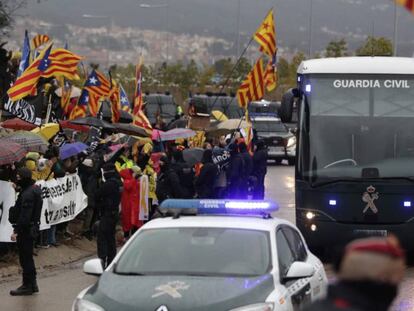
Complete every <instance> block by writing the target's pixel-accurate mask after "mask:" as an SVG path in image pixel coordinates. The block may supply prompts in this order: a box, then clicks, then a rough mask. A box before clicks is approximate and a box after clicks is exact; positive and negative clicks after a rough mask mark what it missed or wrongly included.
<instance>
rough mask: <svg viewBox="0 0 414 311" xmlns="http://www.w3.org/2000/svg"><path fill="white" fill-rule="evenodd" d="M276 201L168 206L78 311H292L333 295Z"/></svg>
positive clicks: (92, 270)
mask: <svg viewBox="0 0 414 311" xmlns="http://www.w3.org/2000/svg"><path fill="white" fill-rule="evenodd" d="M276 210H277V205H276V204H275V203H272V202H269V201H227V200H201V201H199V200H166V201H164V202H163V204H162V206H161V211H162V212H163V213H171V215H172V217H164V218H159V219H155V220H152V221H150V222H149V223H147V224H145V225H144V226H143V227H142V228H141V229H140V230H138V231H137V232H136V233H135V235H134V236H133V237H132V238H131V239H130V240H129V241H128V243H127V244H126V245H125V246H124V247H123V248H122V250H121V251H120V252H119V254H118V255H117V256H116V258H115V259H114V261H113V263H112V264H111V265H110V266H109V267H108V268H107V269H106V270H105V271H103V269H102V265H101V262H100V260H99V259H92V260H89V261H87V262H86V263H85V264H84V272H85V273H87V274H91V275H100V278H99V280H98V281H97V283H96V284H95V285H93V286H91V287H89V288H87V289H85V290H83V291H82V292H81V293H80V294H79V295H78V297H77V298H76V300H75V301H74V304H73V308H72V310H73V311H86V310H88V311H109V310H116V311H132V310H134V311H135V310H142V311H147V310H148V311H155V310H158V311H168V310H170V311H175V310H180V311H190V310H191V311H194V310H200V311H211V310H214V311H272V310H280V311H288V310H289V311H293V310H299V308H301V307H302V306H303V305H304V304H306V303H309V302H311V301H313V300H315V299H318V298H322V297H323V296H324V295H325V294H326V288H327V278H326V274H325V270H324V268H323V265H322V263H321V261H320V260H319V259H318V258H317V257H315V256H314V255H313V254H312V253H311V252H310V251H309V249H308V247H307V245H306V243H305V241H304V239H303V237H302V235H301V233H300V232H299V231H298V230H297V229H296V227H295V226H294V225H292V224H291V223H290V222H288V221H285V220H282V219H278V218H273V217H272V216H271V214H272V213H273V212H275V211H276Z"/></svg>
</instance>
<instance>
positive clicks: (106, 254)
mask: <svg viewBox="0 0 414 311" xmlns="http://www.w3.org/2000/svg"><path fill="white" fill-rule="evenodd" d="M102 169H103V177H104V179H105V181H104V182H103V183H102V184H101V186H100V187H99V188H98V190H97V192H96V198H97V200H98V202H97V206H98V211H99V215H100V221H99V227H98V238H97V247H98V257H99V258H100V259H101V260H102V264H103V266H104V267H105V268H106V267H107V266H108V265H109V264H110V263H111V262H112V260H113V259H114V258H115V255H116V239H115V234H116V224H117V222H118V218H119V204H120V203H121V192H122V182H121V178H120V177H119V174H118V173H117V171H116V169H115V165H114V164H113V163H106V164H104V166H103V168H102Z"/></svg>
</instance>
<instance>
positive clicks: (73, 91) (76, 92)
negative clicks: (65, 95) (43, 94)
mask: <svg viewBox="0 0 414 311" xmlns="http://www.w3.org/2000/svg"><path fill="white" fill-rule="evenodd" d="M55 94H56V95H57V96H59V97H62V88H61V87H60V88H58V89H56V91H55ZM80 95H81V89H80V88H78V87H76V86H72V87H71V90H70V98H74V97H79V96H80Z"/></svg>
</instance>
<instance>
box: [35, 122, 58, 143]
mask: <svg viewBox="0 0 414 311" xmlns="http://www.w3.org/2000/svg"><path fill="white" fill-rule="evenodd" d="M58 132H59V124H57V123H47V124H44V125H42V126H41V127H37V128H35V129H34V130H32V133H36V134H40V135H42V137H43V138H44V139H46V140H49V139H51V138H52V137H53V136H55V135H56V134H57V133H58Z"/></svg>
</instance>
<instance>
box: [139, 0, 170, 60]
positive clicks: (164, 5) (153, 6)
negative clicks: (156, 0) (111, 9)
mask: <svg viewBox="0 0 414 311" xmlns="http://www.w3.org/2000/svg"><path fill="white" fill-rule="evenodd" d="M165 1H168V0H165ZM139 7H140V8H143V9H161V8H165V14H166V19H165V23H166V27H165V28H166V36H167V38H166V41H167V42H166V63H168V59H169V54H170V53H169V49H170V35H169V29H168V27H169V25H168V24H169V21H168V9H169V7H170V5H169V4H168V3H160V4H148V3H140V4H139Z"/></svg>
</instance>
